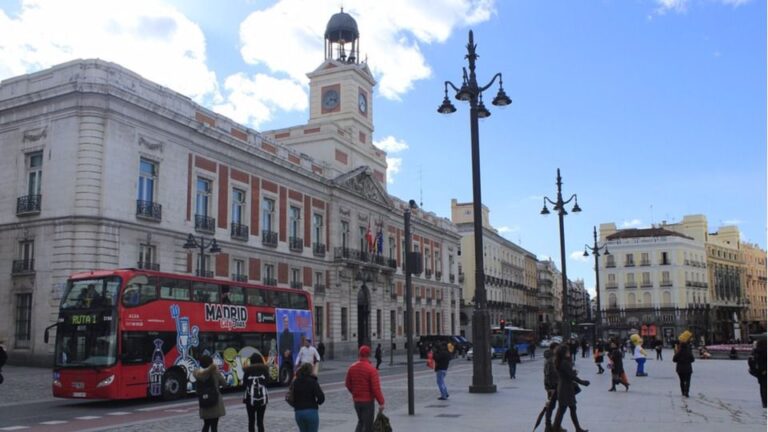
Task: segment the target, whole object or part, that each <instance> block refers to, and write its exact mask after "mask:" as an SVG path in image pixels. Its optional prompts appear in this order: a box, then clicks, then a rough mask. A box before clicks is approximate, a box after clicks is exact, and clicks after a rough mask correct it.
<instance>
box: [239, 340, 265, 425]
mask: <svg viewBox="0 0 768 432" xmlns="http://www.w3.org/2000/svg"><path fill="white" fill-rule="evenodd" d="M249 363H250V364H249V365H248V366H246V367H245V368H244V369H243V384H244V385H245V394H244V395H243V403H244V404H245V412H246V413H247V414H248V432H255V427H254V426H258V428H259V432H264V412H265V411H266V410H267V402H269V393H268V392H267V382H268V378H269V369H268V368H267V366H266V365H265V364H264V359H263V358H262V357H261V354H259V353H253V354H251V357H250V359H249Z"/></svg>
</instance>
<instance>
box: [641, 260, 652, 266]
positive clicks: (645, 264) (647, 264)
mask: <svg viewBox="0 0 768 432" xmlns="http://www.w3.org/2000/svg"><path fill="white" fill-rule="evenodd" d="M640 265H641V266H643V267H648V266H649V265H651V262H650V261H640Z"/></svg>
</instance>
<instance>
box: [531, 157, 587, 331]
mask: <svg viewBox="0 0 768 432" xmlns="http://www.w3.org/2000/svg"><path fill="white" fill-rule="evenodd" d="M562 188H563V179H562V177H560V168H558V169H557V200H555V201H552V200H551V199H549V197H546V196H545V197H544V207H543V208H542V209H541V214H543V215H548V214H549V209H547V203H550V204H552V206H553V207H552V210H556V211H557V216H558V220H559V222H560V265H561V266H562V267H563V339H566V338H570V336H571V322H570V321H569V320H568V274H567V273H566V270H565V228H564V227H563V216H565V215H567V214H568V212H567V211H565V205H566V204H568V203H570V202H571V201H574V206H573V210H571V211H573V212H574V213H579V212H581V207H579V199H578V198H577V197H576V194H573V195H571V197H570V198H568V199H567V200H565V201H563V192H562Z"/></svg>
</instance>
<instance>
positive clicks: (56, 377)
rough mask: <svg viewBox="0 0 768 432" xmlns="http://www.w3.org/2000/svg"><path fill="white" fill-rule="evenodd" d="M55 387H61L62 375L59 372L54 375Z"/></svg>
mask: <svg viewBox="0 0 768 432" xmlns="http://www.w3.org/2000/svg"><path fill="white" fill-rule="evenodd" d="M53 385H54V387H61V374H60V373H58V372H54V373H53Z"/></svg>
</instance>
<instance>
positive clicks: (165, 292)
mask: <svg viewBox="0 0 768 432" xmlns="http://www.w3.org/2000/svg"><path fill="white" fill-rule="evenodd" d="M160 298H161V299H169V300H189V281H188V280H184V279H171V278H160Z"/></svg>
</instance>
